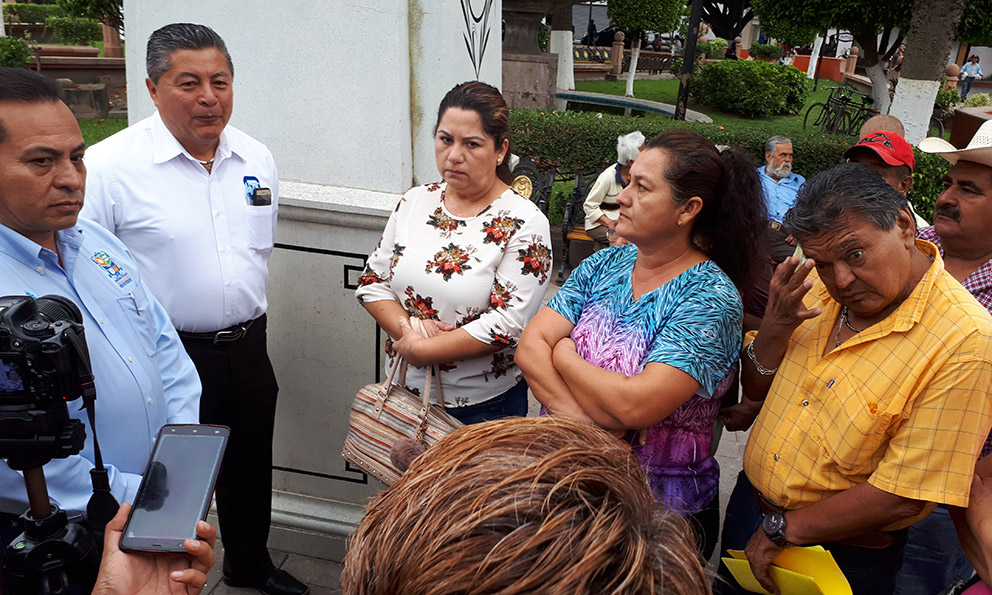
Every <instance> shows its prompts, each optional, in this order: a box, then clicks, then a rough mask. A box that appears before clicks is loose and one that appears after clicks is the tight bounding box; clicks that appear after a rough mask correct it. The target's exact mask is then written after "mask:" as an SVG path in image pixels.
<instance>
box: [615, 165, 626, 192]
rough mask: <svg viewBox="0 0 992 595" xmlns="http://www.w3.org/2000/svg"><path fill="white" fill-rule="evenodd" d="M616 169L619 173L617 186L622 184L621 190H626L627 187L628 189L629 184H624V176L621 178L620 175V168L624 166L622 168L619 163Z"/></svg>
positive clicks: (617, 173)
mask: <svg viewBox="0 0 992 595" xmlns="http://www.w3.org/2000/svg"><path fill="white" fill-rule="evenodd" d="M614 167H615V168H616V170H617V171H616V175H617V184H620V187H621V188H626V187H627V184H625V183H624V181H623V176H621V175H620V168H621V167H622V166H621V165H620V164H619V163H617V164H616V165H615V166H614Z"/></svg>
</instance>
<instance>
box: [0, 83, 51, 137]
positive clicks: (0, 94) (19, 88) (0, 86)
mask: <svg viewBox="0 0 992 595" xmlns="http://www.w3.org/2000/svg"><path fill="white" fill-rule="evenodd" d="M53 101H62V89H60V88H59V86H58V85H57V84H56V83H55V81H53V80H52V79H50V78H47V77H44V76H42V75H40V74H38V73H37V72H34V71H32V70H27V69H26V68H0V103H4V102H10V103H51V102H53ZM3 142H7V130H6V129H5V128H4V127H3V122H2V121H0V143H3Z"/></svg>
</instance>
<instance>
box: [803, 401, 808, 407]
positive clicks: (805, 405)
mask: <svg viewBox="0 0 992 595" xmlns="http://www.w3.org/2000/svg"><path fill="white" fill-rule="evenodd" d="M803 407H809V401H807V400H806V399H803Z"/></svg>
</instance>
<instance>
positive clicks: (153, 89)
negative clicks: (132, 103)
mask: <svg viewBox="0 0 992 595" xmlns="http://www.w3.org/2000/svg"><path fill="white" fill-rule="evenodd" d="M145 88H146V89H148V94H149V95H150V96H151V98H152V102H153V103H154V104H155V107H158V85H156V84H155V83H153V82H152V79H150V78H146V79H145Z"/></svg>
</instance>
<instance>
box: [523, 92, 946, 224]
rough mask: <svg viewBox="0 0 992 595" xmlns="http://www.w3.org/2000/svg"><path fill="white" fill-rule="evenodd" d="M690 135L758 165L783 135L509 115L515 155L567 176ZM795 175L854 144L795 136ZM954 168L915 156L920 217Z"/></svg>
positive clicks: (838, 157)
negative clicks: (663, 135) (662, 137)
mask: <svg viewBox="0 0 992 595" xmlns="http://www.w3.org/2000/svg"><path fill="white" fill-rule="evenodd" d="M673 128H680V129H689V130H692V131H694V132H698V133H699V134H701V135H703V136H705V137H706V138H708V139H710V140H711V141H713V143H714V144H717V145H734V146H737V147H740V148H742V149H744V150H745V151H747V152H748V153H750V154H751V155H753V156H754V159H755V165H756V166H757V165H758V164H761V163H764V161H765V141H766V140H768V138H769V137H771V136H775V135H777V134H780V133H781V131H779V130H778V129H777V128H776V127H775V125H774V124H768V125H767V126H761V125H755V126H752V127H749V128H725V127H723V126H717V125H715V124H699V123H695V122H679V121H675V120H669V119H666V118H638V117H631V116H616V115H609V114H602V116H601V117H599V116H598V115H597V114H595V113H592V112H557V111H554V110H534V111H531V110H522V109H515V108H514V109H511V110H510V129H511V134H512V136H513V145H514V149H513V152H514V153H516V154H517V155H522V156H527V157H530V158H531V159H534V161H536V162H537V163H538V164H539V165H540V166H541V167H544V168H547V167H556V168H558V170H559V172H562V173H565V174H566V175H570V174H573V173H575V172H578V171H593V170H597V169H603V168H605V167H606V166H608V165H609V164H611V163H613V162H614V161H615V160H616V150H617V137H618V136H620V135H621V134H627V133H629V132H632V131H634V130H640V131H641V132H643V133H644V136H645V137H647V138H648V139H650V138H651V137H653V136H655V135H656V134H658V133H660V132H662V131H663V130H669V129H673ZM790 139H791V140H792V147H793V153H794V154H795V165H794V167H795V171H796V173H798V174H801V175H803V176H805V177H807V178H809V177H812V176H813V175H815V174H817V173H818V172H821V171H825V170H828V169H830V168H832V167H833V166H835V165H837V164H838V163H841V162H842V161H843V160H844V151H845V150H846V149H847V148H848V147H849V146H850V143H849V142H848V141H846V140H844V139H842V138H839V137H835V136H833V135H829V134H822V133H820V132H804V133H802V134H799V135H790ZM948 169H950V164H948V163H947V161H946V160H944V159H943V158H941V157H938V156H936V155H929V154H925V153H920V152H919V151H918V150H917V151H916V170H915V172H914V174H913V180H914V184H913V190H912V191H911V192H910V195H909V198H910V200H911V201H912V202H913V206H914V208H916V211H917V212H918V213H919V214H920V215H921V216H923V217H924V218H925V219H927V220H928V221H932V219H933V203H934V201H935V200H937V196H939V195H940V193H941V191H942V190H943V179H944V176H945V175H947V170H948Z"/></svg>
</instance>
